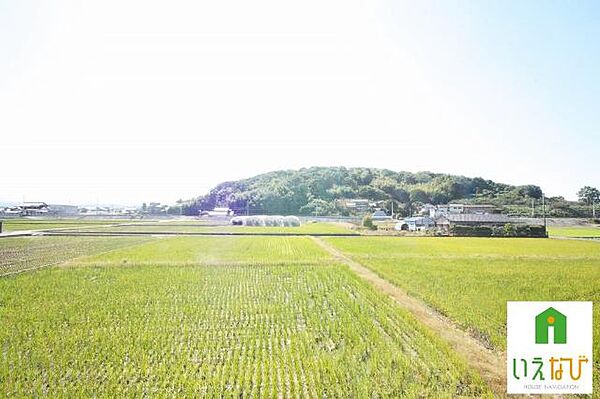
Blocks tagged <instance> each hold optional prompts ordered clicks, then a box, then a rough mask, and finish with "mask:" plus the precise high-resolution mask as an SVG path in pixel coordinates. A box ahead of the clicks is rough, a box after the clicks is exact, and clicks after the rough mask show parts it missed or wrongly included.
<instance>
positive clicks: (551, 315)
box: [535, 307, 567, 344]
mask: <svg viewBox="0 0 600 399" xmlns="http://www.w3.org/2000/svg"><path fill="white" fill-rule="evenodd" d="M550 328H552V330H553V336H554V338H553V343H554V344H566V343H567V316H565V315H564V314H562V313H560V312H559V311H558V310H556V309H554V308H553V307H549V308H548V309H546V310H544V311H543V312H542V313H540V314H538V315H537V316H536V317H535V343H536V344H547V343H548V335H549V331H550Z"/></svg>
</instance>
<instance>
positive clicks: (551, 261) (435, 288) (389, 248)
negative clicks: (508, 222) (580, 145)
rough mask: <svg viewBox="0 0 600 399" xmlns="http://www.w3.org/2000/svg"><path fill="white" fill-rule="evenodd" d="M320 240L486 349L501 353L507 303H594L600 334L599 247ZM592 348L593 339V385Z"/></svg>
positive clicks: (597, 348) (599, 351) (597, 349)
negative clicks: (426, 306)
mask: <svg viewBox="0 0 600 399" xmlns="http://www.w3.org/2000/svg"><path fill="white" fill-rule="evenodd" d="M326 240H327V241H328V242H330V243H332V244H333V245H334V246H336V247H337V248H338V249H340V250H342V251H343V252H345V253H347V254H349V255H350V256H351V257H352V258H353V259H355V260H357V261H358V262H360V263H361V264H363V265H365V266H367V267H369V268H371V269H372V270H374V271H375V272H376V273H378V274H379V275H380V276H382V277H384V278H385V279H387V280H389V281H391V282H393V283H394V284H396V285H398V286H399V287H401V288H403V289H405V290H406V291H407V292H408V293H409V294H410V295H412V296H415V297H418V298H421V299H422V300H424V301H425V302H426V303H428V304H430V305H431V306H432V307H433V308H435V309H437V310H438V311H439V312H441V313H442V314H444V315H447V316H448V317H450V318H451V319H452V320H454V321H455V322H457V323H458V324H459V325H461V326H462V327H463V328H464V329H466V330H467V331H469V332H470V333H471V334H472V335H473V336H474V337H476V338H477V339H478V340H480V341H481V342H482V343H483V344H484V345H486V346H487V347H489V348H491V349H494V350H498V351H503V350H505V349H506V301H550V300H552V301H593V302H594V320H595V323H594V336H595V337H599V336H600V323H598V322H597V320H600V243H597V242H591V241H590V242H586V241H575V240H552V239H510V238H506V239H505V238H433V237H431V238H428V237H420V238H410V237H406V238H402V239H394V238H388V237H361V238H360V239H354V238H326ZM599 343H600V341H599V340H598V339H597V338H596V339H595V342H594V359H595V360H594V362H595V370H596V372H595V381H596V383H598V381H599V380H600V378H599V377H600V372H598V370H600V360H599V359H600V344H599ZM596 385H597V384H596Z"/></svg>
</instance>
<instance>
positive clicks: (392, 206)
mask: <svg viewBox="0 0 600 399" xmlns="http://www.w3.org/2000/svg"><path fill="white" fill-rule="evenodd" d="M393 218H394V200H392V219H393Z"/></svg>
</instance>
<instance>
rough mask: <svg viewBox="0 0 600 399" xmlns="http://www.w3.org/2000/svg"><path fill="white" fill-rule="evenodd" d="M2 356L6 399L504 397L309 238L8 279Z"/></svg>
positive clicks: (119, 255)
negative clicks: (18, 398) (52, 398)
mask: <svg viewBox="0 0 600 399" xmlns="http://www.w3.org/2000/svg"><path fill="white" fill-rule="evenodd" d="M49 238H50V239H54V237H49ZM96 239H99V240H104V239H105V238H96ZM290 260H293V262H290ZM0 348H2V352H1V355H0V395H2V396H67V397H72V396H98V397H119V396H187V397H189V396H211V397H222V396H227V397H233V396H236V397H238V396H256V397H400V396H404V397H482V396H490V395H491V393H490V391H489V389H488V387H487V386H486V385H485V383H484V382H483V381H482V380H481V378H480V377H479V376H478V375H477V373H476V372H475V371H473V370H472V369H471V368H470V367H469V366H468V365H467V364H465V363H464V362H463V361H462V360H461V359H459V358H458V357H457V356H456V355H455V354H454V353H452V351H451V350H450V349H449V348H448V347H447V346H446V345H445V344H444V343H443V342H441V340H440V339H439V338H438V337H436V336H435V335H433V334H432V333H430V332H428V331H427V330H426V329H425V328H423V327H422V326H421V325H419V323H418V322H417V321H416V320H415V319H413V318H412V316H411V315H410V314H408V313H407V312H405V311H403V310H402V309H401V308H399V307H398V306H396V304H395V303H393V302H392V301H391V300H390V299H389V298H387V297H385V296H383V295H382V294H380V293H378V292H377V291H376V290H375V289H374V288H373V287H371V286H369V285H368V284H367V283H365V282H363V281H362V280H360V278H359V277H357V276H355V275H354V274H352V273H351V272H350V271H349V270H348V268H347V267H346V266H345V265H341V264H337V263H336V262H335V261H334V260H332V259H331V258H329V257H328V255H327V254H326V253H324V252H323V251H322V250H321V249H320V248H318V247H317V246H316V245H315V244H314V243H313V242H312V241H311V240H310V239H309V238H304V237H218V238H217V237H175V238H163V239H159V238H157V239H152V240H151V241H149V242H145V243H140V244H137V245H134V246H129V247H127V248H122V249H115V250H113V251H110V252H107V253H104V254H95V255H90V256H88V257H83V258H75V259H72V260H70V261H68V262H66V263H63V264H61V265H58V266H53V267H49V268H45V269H42V270H38V271H36V272H33V273H23V274H20V275H17V276H11V277H5V278H2V279H0Z"/></svg>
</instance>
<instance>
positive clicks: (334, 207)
mask: <svg viewBox="0 0 600 399" xmlns="http://www.w3.org/2000/svg"><path fill="white" fill-rule="evenodd" d="M540 193H541V189H539V187H537V186H521V187H515V186H509V185H506V184H500V183H495V182H493V181H491V180H484V179H482V178H480V177H476V178H468V177H464V176H452V175H446V174H439V173H438V174H436V173H432V172H419V173H410V172H394V171H391V170H387V169H375V168H344V167H332V168H326V167H313V168H303V169H299V170H282V171H276V172H270V173H265V174H262V175H258V176H254V177H251V178H249V179H244V180H239V181H232V182H224V183H221V184H219V185H217V186H216V187H214V188H213V189H212V190H210V192H209V193H208V194H206V195H204V196H202V197H199V198H196V199H195V200H192V201H188V202H186V203H185V205H183V212H184V213H186V214H189V215H194V214H197V213H198V211H199V210H200V209H202V210H208V209H213V208H214V207H218V206H228V207H230V208H232V209H234V210H235V211H236V212H237V213H245V212H246V210H249V211H250V213H253V214H255V213H267V214H275V213H281V214H305V215H313V214H315V212H316V213H317V214H321V215H325V214H341V213H348V212H350V211H348V210H347V209H345V208H344V207H343V206H342V205H340V204H343V202H339V200H342V199H350V198H363V199H367V200H369V201H372V202H379V201H385V203H387V204H389V203H390V202H389V201H394V203H395V207H396V206H397V208H398V209H397V210H396V212H398V214H400V215H410V214H412V213H413V212H414V211H415V210H417V207H418V206H419V205H420V204H423V203H434V204H443V203H448V202H451V201H466V202H475V203H494V204H496V205H498V206H504V205H505V204H510V205H511V206H516V207H518V208H515V209H516V211H515V212H516V213H521V212H522V211H521V207H523V209H525V211H523V213H524V214H527V213H526V212H527V207H528V206H529V205H528V204H529V202H530V198H536V196H538V195H540ZM569 206H570V205H569Z"/></svg>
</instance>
